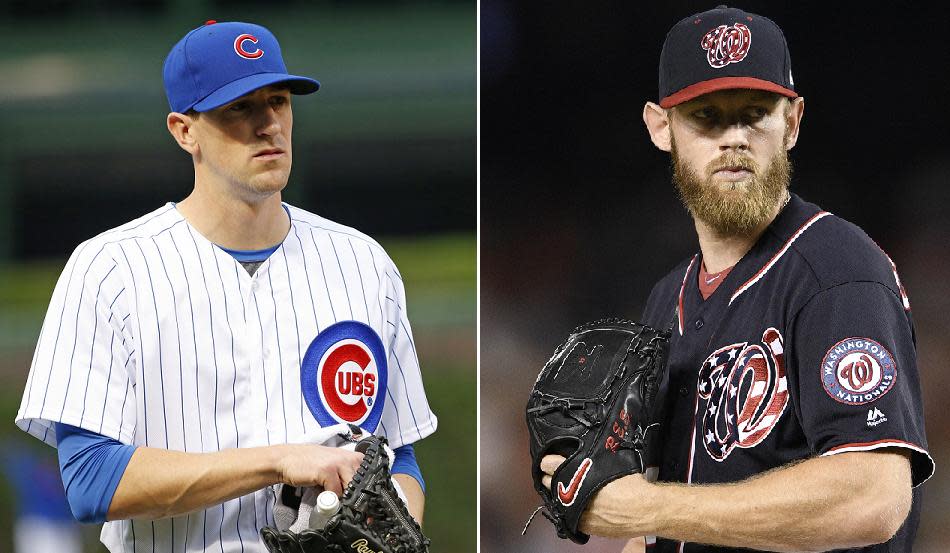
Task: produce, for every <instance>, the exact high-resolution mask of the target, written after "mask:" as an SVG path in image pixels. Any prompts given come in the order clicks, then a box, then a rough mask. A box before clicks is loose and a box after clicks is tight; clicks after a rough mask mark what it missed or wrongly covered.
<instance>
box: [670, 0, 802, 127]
mask: <svg viewBox="0 0 950 553" xmlns="http://www.w3.org/2000/svg"><path fill="white" fill-rule="evenodd" d="M731 88H745V89H754V90H767V91H769V92H775V93H777V94H781V95H783V96H787V97H789V98H797V97H798V94H797V93H796V92H795V82H794V81H793V80H792V60H791V56H790V55H789V53H788V44H786V42H785V35H784V34H783V33H782V29H780V28H779V26H778V25H776V24H775V23H774V22H773V21H772V20H770V19H768V18H766V17H762V16H761V15H755V14H752V13H747V12H744V11H742V10H740V9H736V8H729V7H726V6H717V7H716V8H715V9H712V10H709V11H705V12H702V13H698V14H696V15H691V16H689V17H687V18H685V19H683V20H681V21H680V22H679V23H677V24H676V25H674V26H673V28H672V29H670V32H669V33H667V35H666V41H665V42H664V43H663V51H662V52H661V53H660V107H663V108H671V107H673V106H675V105H677V104H681V103H683V102H687V101H689V100H692V99H693V98H696V97H697V96H701V95H703V94H707V93H709V92H715V91H717V90H726V89H731Z"/></svg>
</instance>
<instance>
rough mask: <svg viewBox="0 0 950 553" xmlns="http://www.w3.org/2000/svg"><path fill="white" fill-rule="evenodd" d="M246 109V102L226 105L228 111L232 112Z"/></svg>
mask: <svg viewBox="0 0 950 553" xmlns="http://www.w3.org/2000/svg"><path fill="white" fill-rule="evenodd" d="M246 109H247V104H246V103H244V102H235V103H233V104H231V105H230V106H228V111H230V112H233V113H240V112H242V111H244V110H246Z"/></svg>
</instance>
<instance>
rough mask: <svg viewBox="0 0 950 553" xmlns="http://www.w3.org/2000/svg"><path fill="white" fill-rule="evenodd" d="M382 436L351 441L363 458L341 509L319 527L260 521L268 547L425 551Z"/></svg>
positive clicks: (286, 551)
mask: <svg viewBox="0 0 950 553" xmlns="http://www.w3.org/2000/svg"><path fill="white" fill-rule="evenodd" d="M385 445H386V438H383V437H380V436H369V437H368V438H365V439H363V440H361V441H360V442H359V443H358V444H357V445H356V451H358V452H360V453H363V462H362V463H361V464H360V467H359V469H358V470H357V471H356V474H355V475H354V476H353V480H351V481H350V483H349V484H347V487H346V490H345V491H344V492H343V496H342V497H341V498H340V503H341V505H340V511H339V512H338V513H337V514H335V515H333V516H332V517H330V519H329V520H328V521H327V524H326V526H325V527H324V528H322V529H321V528H317V529H306V530H303V531H301V532H299V533H295V532H291V531H289V530H283V531H282V530H279V529H277V528H272V527H265V528H262V529H261V539H262V540H263V541H264V545H265V546H266V547H267V550H268V551H270V552H271V553H323V552H324V551H326V552H340V553H342V552H344V551H345V552H349V553H354V552H355V553H428V551H429V539H428V538H426V537H425V535H423V533H422V530H421V528H419V524H418V523H416V521H415V520H414V519H413V518H412V515H410V514H409V511H408V510H407V509H406V506H405V504H404V503H403V502H402V500H400V499H399V496H398V495H397V493H396V490H395V489H394V487H393V484H392V477H391V474H390V472H389V456H388V454H387V452H386V447H385Z"/></svg>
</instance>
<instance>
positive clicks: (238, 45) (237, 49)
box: [234, 34, 264, 60]
mask: <svg viewBox="0 0 950 553" xmlns="http://www.w3.org/2000/svg"><path fill="white" fill-rule="evenodd" d="M247 40H250V41H251V42H253V43H254V44H257V37H256V36H254V35H249V34H243V35H240V36H238V37H237V38H236V39H234V53H235V54H237V55H239V56H241V57H242V58H245V59H249V60H253V59H257V58H259V57H261V56H263V55H264V51H263V50H261V49H260V48H257V49H255V50H254V51H253V52H248V51H247V50H245V49H244V42H245V41H247Z"/></svg>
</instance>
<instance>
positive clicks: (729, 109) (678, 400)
mask: <svg viewBox="0 0 950 553" xmlns="http://www.w3.org/2000/svg"><path fill="white" fill-rule="evenodd" d="M659 77H660V78H659V90H660V94H659V96H660V100H659V103H653V102H647V103H646V106H645V107H644V110H643V119H644V122H645V123H646V127H647V130H648V131H649V133H650V138H651V139H652V141H653V143H654V144H655V145H656V147H657V148H659V149H661V150H663V151H666V152H670V154H671V157H672V162H673V181H674V184H675V186H676V189H677V190H678V192H679V195H680V197H681V198H682V200H683V203H684V205H685V206H686V208H687V210H688V211H689V213H690V214H691V216H692V218H693V220H694V222H695V227H696V234H697V237H698V239H699V252H698V253H696V254H695V255H694V256H692V257H690V258H689V259H686V260H685V261H684V262H683V263H681V264H680V265H679V266H678V267H676V268H675V269H674V270H673V271H672V272H671V273H670V274H669V275H667V276H666V277H665V278H663V279H662V280H661V281H660V282H659V283H658V284H657V285H656V286H655V287H654V289H653V292H652V293H651V295H650V297H649V300H648V302H647V306H646V310H645V313H644V317H643V322H645V323H646V324H649V325H651V326H654V327H656V328H664V329H665V328H670V327H671V324H670V321H671V320H672V321H673V323H672V339H671V344H670V359H669V362H668V370H669V387H668V389H667V390H666V392H665V398H666V399H665V413H666V415H665V418H664V420H663V424H662V428H663V430H662V444H661V445H660V449H661V453H660V456H659V460H660V463H659V481H660V482H659V483H650V482H648V481H647V480H646V479H644V478H643V476H641V475H632V476H627V477H624V478H622V479H619V480H615V481H613V482H612V483H610V484H608V485H606V486H605V487H604V488H602V489H601V490H600V491H599V492H598V493H597V494H596V495H595V496H594V499H593V500H592V501H591V503H590V504H589V508H588V510H587V512H586V513H585V515H584V516H583V518H582V519H581V529H582V530H583V531H584V532H586V533H590V534H597V535H602V536H611V537H636V536H658V538H657V539H656V540H655V542H654V540H653V539H652V538H647V539H646V543H647V544H648V545H650V546H651V547H649V549H650V550H651V551H657V552H664V553H672V552H678V553H697V552H719V551H733V550H737V549H739V548H743V549H742V550H743V551H745V550H749V549H751V550H763V551H828V550H848V551H874V552H885V551H887V552H908V551H911V549H912V546H913V542H914V536H915V532H916V528H917V524H918V519H919V514H920V493H919V488H918V487H919V486H920V484H921V483H923V482H924V481H926V480H927V479H928V478H929V477H930V476H931V475H932V474H933V471H934V463H933V461H932V459H931V457H930V455H929V454H928V452H927V441H926V437H925V432H924V419H923V409H922V402H921V396H920V382H919V376H918V370H917V359H916V351H915V336H914V325H913V320H912V316H911V306H910V302H909V301H908V298H907V295H906V294H905V292H904V289H903V287H902V286H901V282H900V279H899V277H898V275H897V269H896V267H895V265H894V263H893V262H892V261H891V260H890V258H889V257H888V256H887V255H886V254H885V253H884V252H883V251H882V250H881V249H880V248H879V247H878V246H877V245H876V244H875V243H874V242H873V241H872V240H871V238H869V237H868V236H867V235H866V234H865V233H864V232H863V231H862V230H861V229H860V228H858V227H857V226H855V225H853V224H851V223H849V222H847V221H845V220H843V219H841V218H839V217H836V216H835V215H833V214H832V213H829V212H827V211H824V210H822V209H821V208H820V207H818V206H817V205H815V204H812V203H809V202H807V201H805V200H803V199H802V198H800V197H798V196H797V195H795V194H791V193H789V179H790V173H791V167H790V163H789V159H788V151H789V150H790V149H791V148H792V147H794V146H795V143H796V142H797V141H798V137H799V130H800V128H801V122H802V114H803V112H804V107H805V102H804V99H803V98H802V97H800V96H799V95H798V94H797V93H796V92H795V85H794V81H793V80H792V71H791V62H790V56H789V52H788V47H787V45H786V42H785V38H784V35H783V33H782V31H781V29H779V27H778V26H777V25H776V24H775V23H773V22H772V21H770V20H769V19H767V18H765V17H762V16H760V15H755V14H751V13H746V12H744V11H742V10H739V9H734V8H727V7H725V6H720V7H717V8H715V9H712V10H709V11H706V12H703V13H699V14H696V15H692V16H690V17H687V18H685V19H683V20H682V21H680V22H679V23H677V24H676V25H675V26H674V27H673V28H672V30H670V32H669V34H668V35H667V38H666V41H665V43H664V45H663V50H662V53H661V55H660V71H659ZM562 460H563V458H561V457H555V456H548V457H546V458H544V459H543V460H542V462H541V468H542V470H543V471H544V472H545V473H547V474H553V473H554V469H555V468H556V467H558V466H559V464H560V463H561V462H562ZM545 482H547V483H548V485H549V486H550V484H549V483H550V477H548V478H546V480H545ZM643 545H644V539H643V538H635V539H632V540H630V542H628V545H627V548H626V549H625V551H634V550H638V549H639V550H642V548H643Z"/></svg>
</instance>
